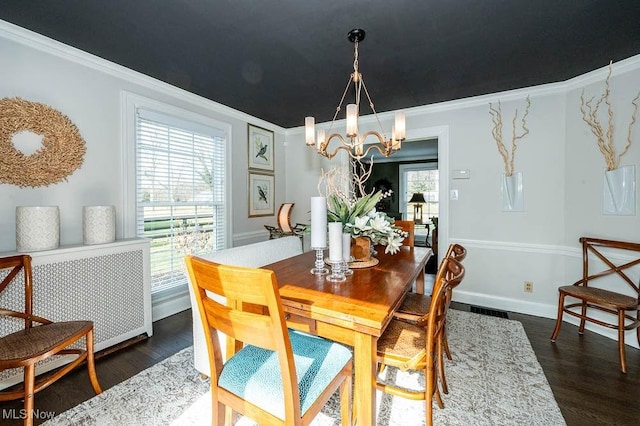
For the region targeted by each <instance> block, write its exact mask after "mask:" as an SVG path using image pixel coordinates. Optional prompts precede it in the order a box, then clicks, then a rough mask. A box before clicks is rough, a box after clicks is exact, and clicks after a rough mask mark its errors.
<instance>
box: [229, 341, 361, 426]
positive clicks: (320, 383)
mask: <svg viewBox="0 0 640 426" xmlns="http://www.w3.org/2000/svg"><path fill="white" fill-rule="evenodd" d="M289 338H290V340H291V348H292V350H293V359H294V363H295V366H296V375H297V377H298V389H299V390H300V403H301V409H300V412H301V413H302V415H304V414H305V413H306V412H307V410H308V409H309V407H311V405H312V404H313V403H314V402H315V400H316V399H318V397H319V396H320V395H321V394H322V392H323V391H324V390H325V389H326V387H327V385H328V384H329V383H330V382H331V381H332V380H333V379H334V378H335V377H336V375H337V374H338V373H339V372H340V370H342V368H343V367H344V366H345V365H346V364H347V363H348V362H349V361H350V359H351V352H350V351H349V349H347V348H346V347H344V346H342V345H340V344H338V343H335V342H332V341H329V340H326V339H323V338H320V337H316V336H311V335H308V334H306V333H301V332H297V331H294V330H289ZM218 386H220V387H222V388H224V389H227V390H228V391H230V392H232V393H234V394H235V395H237V396H239V397H241V398H242V399H244V400H246V401H249V402H251V403H252V404H254V405H257V406H258V407H260V408H262V409H263V410H265V411H267V412H269V413H271V414H273V415H274V416H276V417H278V418H280V419H282V420H284V393H283V390H282V375H281V374H280V364H279V362H278V357H277V355H276V352H274V351H270V350H266V349H262V348H258V347H256V346H252V345H247V346H245V347H243V348H242V349H241V350H240V351H238V353H237V354H236V355H234V356H233V357H232V358H231V359H230V360H229V361H227V363H226V364H225V365H224V368H223V369H222V374H221V375H220V380H219V381H218Z"/></svg>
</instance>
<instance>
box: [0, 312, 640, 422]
mask: <svg viewBox="0 0 640 426" xmlns="http://www.w3.org/2000/svg"><path fill="white" fill-rule="evenodd" d="M455 307H456V308H458V309H463V310H467V309H468V306H465V305H459V304H458V305H456V306H455ZM509 318H510V319H515V320H518V321H521V322H522V324H523V325H524V328H525V330H526V332H527V335H528V336H529V340H530V341H531V345H532V347H533V349H534V351H535V353H536V356H537V357H538V361H539V362H540V364H541V365H542V368H543V369H544V372H545V375H546V376H547V380H548V381H549V384H550V385H551V388H552V390H553V393H554V395H555V398H556V400H557V401H558V405H559V406H560V409H561V410H562V414H563V415H564V417H565V419H566V421H567V424H568V425H570V426H572V425H576V426H587V425H638V424H640V350H637V349H633V348H628V350H627V362H628V373H627V374H626V375H625V374H622V373H620V371H619V366H618V360H617V346H616V343H615V342H614V341H612V340H610V339H607V338H605V337H602V336H599V335H597V334H593V333H589V332H587V334H585V335H584V336H579V335H578V333H577V328H576V327H575V326H572V325H568V324H564V325H563V328H562V331H561V333H560V336H559V338H558V342H557V343H556V344H552V343H551V342H550V341H549V336H550V335H551V331H552V330H553V326H554V323H555V322H554V321H553V320H550V319H546V318H538V317H533V316H529V315H522V314H515V313H509ZM191 343H192V337H191V311H185V312H182V313H179V314H177V315H174V316H171V317H169V318H166V319H163V320H161V321H157V322H155V323H154V335H153V337H151V338H149V339H147V340H144V341H142V342H139V343H136V344H135V345H132V346H130V347H127V348H125V349H122V350H119V351H117V352H115V353H110V354H107V355H103V356H101V357H99V359H98V360H97V363H96V364H97V365H96V368H97V370H98V377H99V379H100V383H101V385H102V388H103V389H108V388H110V387H112V386H114V385H116V384H118V383H120V382H121V381H123V380H125V379H127V378H128V377H131V376H132V375H134V374H136V373H138V372H140V371H142V370H144V369H146V368H148V367H150V366H152V365H153V364H155V363H157V362H159V361H161V360H163V359H165V358H167V357H169V356H171V355H173V354H174V353H176V352H178V351H179V350H181V349H183V348H185V347H187V346H189V345H191ZM92 396H93V391H92V389H91V386H90V385H89V380H88V379H87V375H86V371H85V370H84V369H80V370H78V371H75V372H73V373H72V374H70V375H69V376H67V377H66V378H64V379H62V380H61V381H58V382H57V383H55V384H54V385H52V386H51V387H49V388H48V389H45V390H43V391H42V392H40V393H38V394H37V395H36V404H35V406H36V409H37V410H39V411H40V413H52V412H53V413H60V412H62V411H64V410H67V409H69V408H71V407H73V406H75V405H77V404H79V403H81V402H82V401H84V400H86V399H89V398H91V397H92ZM21 408H22V405H21V403H20V402H19V401H16V402H5V403H0V410H2V411H0V424H1V425H19V424H21V422H20V421H15V420H13V421H12V420H11V419H10V418H9V417H12V415H13V414H19V410H20V409H21ZM445 409H446V408H445ZM12 410H15V411H12ZM40 422H41V421H39V422H37V423H40Z"/></svg>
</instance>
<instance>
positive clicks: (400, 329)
mask: <svg viewBox="0 0 640 426" xmlns="http://www.w3.org/2000/svg"><path fill="white" fill-rule="evenodd" d="M441 268H442V269H443V273H441V274H439V276H438V278H437V279H436V282H435V284H434V289H433V293H432V297H431V305H430V306H429V316H428V318H427V322H426V324H420V325H418V324H411V323H407V322H404V321H400V320H397V319H393V320H391V322H390V323H389V325H388V326H387V328H386V330H385V331H384V333H383V334H382V336H381V337H380V338H379V339H378V363H379V366H380V371H382V370H383V369H384V368H385V367H387V366H392V367H396V368H399V369H401V370H403V371H406V370H417V371H422V372H423V373H424V376H425V389H424V390H423V391H412V390H407V389H404V388H399V387H396V386H394V385H390V384H386V383H381V382H380V381H378V382H377V383H376V386H377V388H378V389H379V390H381V391H383V392H385V393H387V394H389V395H395V396H400V397H403V398H408V399H412V400H424V401H425V404H426V407H425V408H426V424H427V425H431V424H432V423H433V420H432V417H433V398H434V397H435V398H436V402H437V403H438V406H439V407H440V408H444V404H443V402H442V398H441V395H440V392H439V388H438V377H439V372H440V371H441V370H440V367H439V364H441V362H442V344H443V338H444V331H445V322H446V318H447V312H448V310H449V305H450V303H451V297H452V291H453V288H454V287H456V286H457V285H458V284H459V283H460V281H462V278H463V277H464V267H463V266H462V264H461V263H460V262H459V261H458V260H456V259H454V258H451V257H448V258H445V259H443V261H442V263H441Z"/></svg>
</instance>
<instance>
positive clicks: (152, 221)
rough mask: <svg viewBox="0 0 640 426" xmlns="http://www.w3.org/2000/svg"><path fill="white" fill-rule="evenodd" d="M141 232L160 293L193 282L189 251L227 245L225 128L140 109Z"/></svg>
mask: <svg viewBox="0 0 640 426" xmlns="http://www.w3.org/2000/svg"><path fill="white" fill-rule="evenodd" d="M135 129H136V130H135V135H136V136H135V137H136V234H137V236H139V237H145V238H150V239H151V291H152V293H153V294H154V295H158V294H159V293H168V292H170V291H175V290H178V289H183V288H185V287H186V285H187V277H186V271H185V268H184V256H185V254H188V253H194V254H198V253H202V252H208V251H212V250H218V249H221V248H224V245H225V240H226V238H225V232H226V231H225V230H226V229H227V226H226V221H227V214H226V210H227V206H226V199H227V198H226V194H225V191H226V189H225V187H226V185H225V176H226V173H225V158H226V149H227V148H226V146H227V137H226V133H225V131H224V130H222V129H217V128H213V127H210V126H208V125H203V124H200V123H195V122H190V121H187V120H183V119H181V118H177V117H173V116H170V115H167V114H164V113H158V112H155V111H151V110H147V109H142V108H137V109H136V122H135Z"/></svg>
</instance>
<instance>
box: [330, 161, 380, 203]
mask: <svg viewBox="0 0 640 426" xmlns="http://www.w3.org/2000/svg"><path fill="white" fill-rule="evenodd" d="M350 166H351V169H350V170H349V169H346V168H343V167H332V168H331V169H329V170H327V171H326V172H325V171H324V170H322V171H321V173H320V180H319V181H318V193H319V194H320V195H321V196H324V197H326V198H327V199H329V197H331V196H335V197H337V198H339V199H340V200H342V201H343V202H344V203H345V204H346V205H348V206H349V207H350V208H351V207H352V206H353V205H354V204H355V203H356V201H357V200H358V198H361V197H364V196H365V195H367V191H366V189H365V182H366V181H367V180H368V179H369V178H370V177H371V172H372V171H373V157H371V160H370V162H369V164H366V163H362V162H361V161H360V160H359V159H351V160H350ZM372 192H373V191H372Z"/></svg>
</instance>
